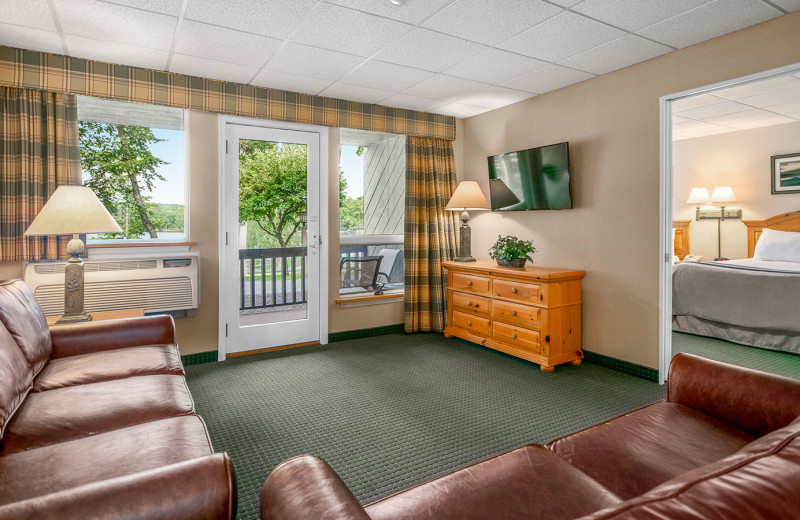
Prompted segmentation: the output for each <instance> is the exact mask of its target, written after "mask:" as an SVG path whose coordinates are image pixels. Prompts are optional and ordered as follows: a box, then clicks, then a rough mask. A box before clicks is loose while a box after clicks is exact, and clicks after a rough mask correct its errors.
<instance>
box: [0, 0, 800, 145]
mask: <svg viewBox="0 0 800 520" xmlns="http://www.w3.org/2000/svg"><path fill="white" fill-rule="evenodd" d="M797 10H800V0H649V1H647V2H630V0H493V1H491V2H489V1H486V0H407V2H406V4H405V5H395V4H394V3H392V2H391V1H390V0H270V1H269V2H264V1H263V0H227V1H225V2H220V1H218V0H81V1H80V2H76V1H75V0H0V44H2V45H9V46H14V47H21V48H28V49H33V50H40V51H45V52H54V53H66V54H68V55H70V56H77V57H82V58H88V59H95V60H101V61H109V62H113V63H122V64H126V65H134V66H140V67H148V68H154V69H159V70H169V71H172V72H178V73H184V74H191V75H197V76H203V77H208V78H213V79H220V80H227V81H236V82H240V83H249V84H253V85H258V86H265V87H271V88H278V89H283V90H292V91H297V92H303V93H308V94H315V95H317V94H318V95H324V96H331V97H338V98H343V99H350V100H355V101H362V102H366V103H380V104H385V105H389V106H396V107H399V108H409V109H414V110H425V111H434V112H439V113H443V114H449V115H453V116H456V117H470V116H473V115H476V114H480V113H482V112H486V111H488V110H492V109H495V108H499V107H502V106H506V105H509V104H513V103H517V102H519V101H522V100H524V99H527V98H530V97H533V96H535V95H538V94H543V93H546V92H549V91H552V90H555V89H558V88H562V87H565V86H567V85H571V84H574V83H578V82H581V81H585V80H587V79H590V78H592V77H594V76H595V75H599V74H606V73H609V72H612V71H615V70H618V69H621V68H624V67H628V66H630V65H634V64H636V63H640V62H642V61H646V60H649V59H653V58H655V57H658V56H661V55H663V54H666V53H668V52H671V51H673V50H675V49H678V48H682V47H686V46H688V45H693V44H695V43H698V42H701V41H705V40H707V39H710V38H714V37H717V36H721V35H723V34H727V33H730V32H733V31H736V30H738V29H741V28H744V27H748V26H751V25H755V24H757V23H761V22H764V21H766V20H770V19H772V18H775V17H778V16H781V15H783V14H786V13H789V12H793V11H797ZM790 78H792V80H798V82H800V75H797V76H790ZM798 85H800V83H798ZM798 85H795V84H793V83H792V81H790V80H787V79H786V78H775V79H774V80H773V82H772V83H770V84H768V85H765V89H766V90H764V89H762V90H755V87H752V86H748V85H743V86H741V87H737V88H734V89H729V91H726V92H719V93H715V94H714V95H710V96H709V98H711V99H705V101H706V103H704V102H703V99H700V100H699V101H697V100H696V101H693V103H695V105H696V106H688V105H687V106H684V107H683V109H682V110H683V111H685V112H686V113H685V114H679V113H676V121H680V122H679V123H677V124H676V135H678V134H679V133H680V131H685V133H686V135H689V134H697V133H698V132H702V131H714V132H717V131H727V130H724V129H729V130H730V129H732V128H736V127H737V125H738V126H742V125H744V126H749V125H753V124H757V122H759V121H761V122H763V121H772V122H773V123H775V122H776V121H784V119H783V118H789V119H791V120H794V118H796V117H797V116H798V112H800V108H799V107H798V106H797V104H796V102H795V100H796V99H798V98H797V95H798V94H800V90H797V91H795V90H794V87H797V86H798ZM737 89H738V90H737ZM768 94H769V95H768ZM792 96H795V97H792ZM702 97H704V96H701V98H702ZM709 101H710V102H709ZM687 102H688V101H687ZM710 105H718V106H715V107H712V106H710ZM780 106H782V107H783V108H781V109H780V110H774V109H773V108H772V107H780ZM739 108H741V110H740V109H739ZM693 109H696V111H695V112H692V111H691V110H693ZM754 110H755V111H756V112H753V111H754ZM758 111H763V113H761V112H758ZM736 114H740V115H741V116H742V118H735V117H734V116H736ZM748 116H749V119H747V117H748ZM700 123H702V124H700ZM679 125H685V126H684V129H685V130H680V129H679V128H678V126H679ZM720 129H723V130H720Z"/></svg>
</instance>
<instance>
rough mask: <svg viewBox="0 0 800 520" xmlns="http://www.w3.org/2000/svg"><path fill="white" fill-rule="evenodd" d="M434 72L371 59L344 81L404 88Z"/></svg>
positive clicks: (385, 88) (353, 83)
mask: <svg viewBox="0 0 800 520" xmlns="http://www.w3.org/2000/svg"><path fill="white" fill-rule="evenodd" d="M433 74H434V73H433V72H428V71H426V70H420V69H412V68H411V67H404V66H403V65H396V64H394V63H386V62H384V61H377V60H369V61H365V62H364V63H362V64H361V65H359V66H358V68H357V69H355V70H354V71H352V72H351V73H350V74H348V75H347V76H345V77H344V78H342V80H341V81H342V83H347V84H349V85H360V86H362V87H370V88H376V89H381V90H392V91H395V92H396V91H399V90H404V89H406V88H408V87H410V86H411V85H413V84H414V83H418V82H420V81H422V80H423V79H425V78H429V77H431V76H433Z"/></svg>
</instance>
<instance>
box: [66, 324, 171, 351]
mask: <svg viewBox="0 0 800 520" xmlns="http://www.w3.org/2000/svg"><path fill="white" fill-rule="evenodd" d="M50 337H51V338H52V341H53V353H52V355H51V357H52V358H53V359H55V358H60V357H67V356H75V355H78V354H88V353H90V352H100V351H102V350H114V349H118V348H127V347H138V346H142V345H161V344H167V345H170V344H174V343H175V322H174V320H173V319H172V316H169V315H167V314H163V315H158V316H144V317H141V318H124V319H120V320H106V321H85V322H82V323H68V324H63V325H53V326H51V327H50Z"/></svg>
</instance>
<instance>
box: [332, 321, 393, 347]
mask: <svg viewBox="0 0 800 520" xmlns="http://www.w3.org/2000/svg"><path fill="white" fill-rule="evenodd" d="M404 330H405V326H404V325H403V324H402V323H398V324H397V325H385V326H383V327H373V328H371V329H356V330H345V331H342V332H330V333H328V343H336V342H337V341H345V340H348V339H361V338H371V337H373V336H383V335H385V334H396V333H398V332H403V331H404Z"/></svg>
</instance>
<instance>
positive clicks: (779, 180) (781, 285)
mask: <svg viewBox="0 0 800 520" xmlns="http://www.w3.org/2000/svg"><path fill="white" fill-rule="evenodd" d="M798 100H800V65H795V66H790V67H784V68H782V69H777V70H773V71H767V72H764V73H760V74H756V75H753V76H748V77H744V78H739V79H735V80H731V81H728V82H724V83H720V84H717V85H710V86H707V87H702V88H699V89H694V90H691V91H686V92H682V93H678V94H674V95H670V96H665V97H663V98H662V99H661V115H662V122H661V123H662V129H661V239H662V240H661V249H662V250H661V253H662V255H661V259H662V263H661V270H660V275H661V283H660V289H661V318H660V320H661V323H660V327H661V340H660V349H661V350H660V367H659V368H660V377H661V379H662V381H663V380H664V379H665V377H666V373H665V369H666V367H667V366H669V360H670V359H671V358H672V355H674V354H675V353H677V352H692V353H696V354H698V355H702V356H705V357H710V358H713V359H719V360H721V361H727V362H732V363H736V364H740V365H743V366H748V367H751V368H757V369H761V370H768V371H775V372H777V373H780V374H783V375H789V376H793V377H800V322H798V321H797V320H796V317H795V315H794V312H793V311H792V309H796V308H797V304H798V303H800V297H799V296H798V294H800V212H798V211H797V210H799V209H800V146H798V144H797V143H800V101H798ZM765 230H766V231H765ZM787 232H788V233H798V234H797V235H791V234H789V235H787V234H785V233H787ZM787 241H788V242H787ZM794 241H796V242H797V243H796V245H795V247H796V250H794V249H792V244H795V242H794ZM793 255H794V256H797V257H796V258H795V257H794V256H793Z"/></svg>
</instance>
